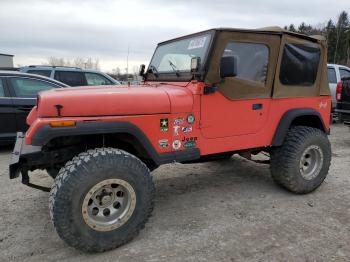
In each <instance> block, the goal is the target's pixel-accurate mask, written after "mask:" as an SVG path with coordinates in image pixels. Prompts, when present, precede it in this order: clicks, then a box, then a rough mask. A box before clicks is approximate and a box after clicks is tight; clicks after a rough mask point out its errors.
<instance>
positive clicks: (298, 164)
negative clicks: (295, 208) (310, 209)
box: [270, 126, 331, 194]
mask: <svg viewBox="0 0 350 262" xmlns="http://www.w3.org/2000/svg"><path fill="white" fill-rule="evenodd" d="M330 163H331V145H330V143H329V140H328V138H327V135H326V134H325V133H324V132H322V131H321V130H319V129H316V128H312V127H307V126H294V127H291V128H290V130H289V131H288V133H287V136H286V138H285V141H284V143H283V145H282V146H280V147H275V148H273V149H272V150H271V165H270V169H271V175H272V178H273V179H274V181H275V182H276V183H277V184H279V185H281V186H282V187H284V188H286V189H287V190H289V191H291V192H293V193H297V194H306V193H309V192H312V191H313V190H315V189H316V188H318V187H319V186H320V185H321V184H322V182H323V180H324V179H325V178H326V176H327V174H328V170H329V166H330Z"/></svg>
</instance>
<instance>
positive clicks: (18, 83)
mask: <svg viewBox="0 0 350 262" xmlns="http://www.w3.org/2000/svg"><path fill="white" fill-rule="evenodd" d="M59 87H68V85H66V84H64V83H61V82H58V81H56V80H53V79H50V78H47V77H43V76H39V75H32V74H26V73H20V72H15V71H0V144H8V143H11V142H14V141H15V139H16V133H17V132H18V131H23V132H25V131H26V130H27V129H28V125H27V124H26V118H27V115H28V114H29V112H30V110H31V109H32V107H33V106H34V105H35V104H36V97H37V94H38V92H40V91H43V90H48V89H52V88H59Z"/></svg>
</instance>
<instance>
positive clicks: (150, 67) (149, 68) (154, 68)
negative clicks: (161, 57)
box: [148, 65, 158, 77]
mask: <svg viewBox="0 0 350 262" xmlns="http://www.w3.org/2000/svg"><path fill="white" fill-rule="evenodd" d="M148 73H151V74H153V75H154V76H155V77H158V70H157V68H156V67H155V66H154V65H149V67H148Z"/></svg>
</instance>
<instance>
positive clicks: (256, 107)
mask: <svg viewBox="0 0 350 262" xmlns="http://www.w3.org/2000/svg"><path fill="white" fill-rule="evenodd" d="M262 108H263V104H253V105H252V109H253V110H261V109H262Z"/></svg>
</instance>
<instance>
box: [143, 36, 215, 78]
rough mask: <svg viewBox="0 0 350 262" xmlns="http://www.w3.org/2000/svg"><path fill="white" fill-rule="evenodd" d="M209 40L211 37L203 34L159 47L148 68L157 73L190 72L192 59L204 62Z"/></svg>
mask: <svg viewBox="0 0 350 262" xmlns="http://www.w3.org/2000/svg"><path fill="white" fill-rule="evenodd" d="M210 40H211V35H210V34H205V35H201V36H195V37H191V38H187V39H182V40H178V41H174V42H171V43H167V44H163V45H160V46H158V47H157V49H156V51H155V53H154V55H153V58H152V61H151V63H150V67H152V68H155V69H156V71H157V73H165V72H167V73H171V72H174V71H178V72H181V71H190V70H191V58H192V57H200V59H201V61H204V59H205V56H206V54H207V50H208V47H209V44H210Z"/></svg>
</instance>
